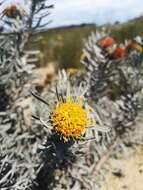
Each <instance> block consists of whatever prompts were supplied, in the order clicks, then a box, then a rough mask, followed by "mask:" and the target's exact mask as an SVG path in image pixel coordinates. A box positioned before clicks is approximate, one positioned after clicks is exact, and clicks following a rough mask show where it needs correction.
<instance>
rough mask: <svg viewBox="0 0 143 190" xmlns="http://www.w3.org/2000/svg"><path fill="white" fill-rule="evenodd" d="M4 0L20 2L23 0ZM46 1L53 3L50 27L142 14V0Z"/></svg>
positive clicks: (115, 19) (105, 20) (113, 20)
mask: <svg viewBox="0 0 143 190" xmlns="http://www.w3.org/2000/svg"><path fill="white" fill-rule="evenodd" d="M6 1H11V2H17V1H18V2H20V3H21V2H22V1H23V0H6ZM24 1H30V0H24ZM48 2H49V4H50V3H52V4H54V5H55V8H54V9H53V10H52V14H51V16H50V19H52V20H53V22H52V24H50V27H56V26H63V25H70V24H80V23H96V24H105V23H107V22H109V23H113V22H115V21H121V22H123V21H126V20H128V19H132V18H134V17H137V16H140V15H143V0H48Z"/></svg>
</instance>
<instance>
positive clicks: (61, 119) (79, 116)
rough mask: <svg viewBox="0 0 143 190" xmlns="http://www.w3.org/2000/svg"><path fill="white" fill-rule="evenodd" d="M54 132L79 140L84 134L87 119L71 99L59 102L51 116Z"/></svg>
mask: <svg viewBox="0 0 143 190" xmlns="http://www.w3.org/2000/svg"><path fill="white" fill-rule="evenodd" d="M52 123H53V126H54V129H55V131H57V132H58V133H61V134H62V135H63V136H65V137H67V138H69V137H73V138H79V137H80V136H81V135H82V133H84V132H85V130H86V127H87V123H88V118H87V113H86V110H85V109H84V108H83V106H82V105H80V104H79V103H78V102H74V101H73V100H72V99H69V100H67V101H66V102H60V103H59V104H58V105H57V107H56V108H55V110H54V111H53V115H52Z"/></svg>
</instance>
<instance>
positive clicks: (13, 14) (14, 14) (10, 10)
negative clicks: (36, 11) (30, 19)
mask: <svg viewBox="0 0 143 190" xmlns="http://www.w3.org/2000/svg"><path fill="white" fill-rule="evenodd" d="M26 15H27V13H26V12H25V10H24V9H21V8H20V7H19V6H17V5H16V4H12V5H10V6H8V7H7V8H5V9H4V10H3V12H2V17H3V16H6V17H8V18H12V19H16V18H20V19H22V16H26Z"/></svg>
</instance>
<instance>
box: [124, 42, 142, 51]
mask: <svg viewBox="0 0 143 190" xmlns="http://www.w3.org/2000/svg"><path fill="white" fill-rule="evenodd" d="M126 49H127V50H128V51H130V50H136V51H138V52H140V53H142V52H143V48H142V46H141V45H140V44H138V43H137V42H134V41H133V42H130V43H129V44H128V45H127V47H126Z"/></svg>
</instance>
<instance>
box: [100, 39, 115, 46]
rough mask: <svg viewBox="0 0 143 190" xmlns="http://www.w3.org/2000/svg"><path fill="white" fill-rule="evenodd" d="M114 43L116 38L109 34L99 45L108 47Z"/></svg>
mask: <svg viewBox="0 0 143 190" xmlns="http://www.w3.org/2000/svg"><path fill="white" fill-rule="evenodd" d="M113 44H114V39H113V38H112V37H110V36H107V37H105V38H103V39H101V40H100V41H99V45H100V46H101V47H102V48H108V47H110V46H112V45H113Z"/></svg>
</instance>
